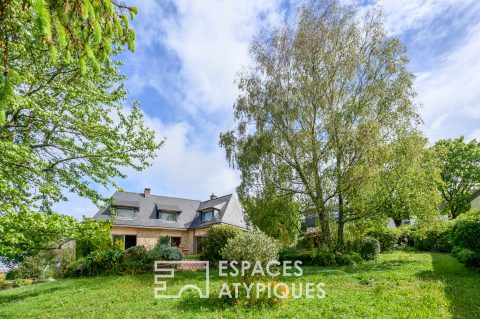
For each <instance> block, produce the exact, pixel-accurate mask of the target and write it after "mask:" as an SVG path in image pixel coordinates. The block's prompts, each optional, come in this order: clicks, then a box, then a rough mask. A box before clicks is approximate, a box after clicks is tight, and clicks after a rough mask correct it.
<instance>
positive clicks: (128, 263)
mask: <svg viewBox="0 0 480 319" xmlns="http://www.w3.org/2000/svg"><path fill="white" fill-rule="evenodd" d="M120 268H121V270H120V271H121V272H122V273H127V274H136V273H141V272H144V271H148V270H151V269H153V261H151V260H150V259H149V255H148V251H147V249H146V248H145V247H144V246H134V247H130V248H128V249H126V250H124V251H123V252H122V256H121V267H120Z"/></svg>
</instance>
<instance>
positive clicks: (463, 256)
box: [453, 248, 480, 268]
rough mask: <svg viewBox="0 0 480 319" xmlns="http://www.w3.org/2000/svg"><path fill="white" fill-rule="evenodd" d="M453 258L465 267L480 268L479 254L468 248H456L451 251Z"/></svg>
mask: <svg viewBox="0 0 480 319" xmlns="http://www.w3.org/2000/svg"><path fill="white" fill-rule="evenodd" d="M453 254H454V255H455V257H457V259H458V261H460V262H461V263H462V264H465V266H467V267H476V268H480V253H479V252H475V251H473V250H471V249H468V248H456V249H455V250H454V251H453Z"/></svg>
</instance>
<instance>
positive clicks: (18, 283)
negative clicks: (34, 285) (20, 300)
mask: <svg viewBox="0 0 480 319" xmlns="http://www.w3.org/2000/svg"><path fill="white" fill-rule="evenodd" d="M12 286H13V287H23V286H25V282H24V281H23V279H20V278H18V279H14V280H13V285H12Z"/></svg>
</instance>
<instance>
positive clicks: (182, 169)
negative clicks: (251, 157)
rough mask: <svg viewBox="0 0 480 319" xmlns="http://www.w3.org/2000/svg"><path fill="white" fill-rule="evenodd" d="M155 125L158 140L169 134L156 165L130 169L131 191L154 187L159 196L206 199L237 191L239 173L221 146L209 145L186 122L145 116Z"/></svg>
mask: <svg viewBox="0 0 480 319" xmlns="http://www.w3.org/2000/svg"><path fill="white" fill-rule="evenodd" d="M145 122H146V125H147V126H149V127H151V128H155V129H156V131H157V139H158V140H160V139H162V138H163V137H166V141H165V144H164V146H163V147H162V148H161V149H160V151H159V152H158V157H157V158H156V159H155V160H154V162H153V165H152V166H151V167H149V168H147V169H146V170H144V171H142V172H135V171H132V170H130V171H127V172H126V173H127V175H128V178H127V179H126V180H125V183H124V184H126V185H128V186H129V187H130V189H127V190H129V191H138V192H141V191H143V188H144V187H150V188H151V189H152V193H154V194H159V195H169V196H180V197H190V198H194V199H206V198H208V195H209V194H210V193H212V192H214V193H216V194H219V195H222V194H227V193H230V192H233V191H234V190H235V187H236V186H237V185H238V184H239V174H238V173H237V172H235V171H234V170H232V169H230V168H229V167H228V165H227V163H226V161H225V155H224V152H223V150H221V149H220V148H218V147H216V148H212V147H208V148H207V147H205V145H204V143H203V142H202V141H201V140H200V139H201V138H200V139H199V138H198V137H195V135H194V131H193V128H192V127H191V126H190V125H189V124H188V123H186V122H177V123H174V124H168V125H167V124H164V123H162V122H161V120H160V119H159V118H157V117H155V118H151V117H146V118H145Z"/></svg>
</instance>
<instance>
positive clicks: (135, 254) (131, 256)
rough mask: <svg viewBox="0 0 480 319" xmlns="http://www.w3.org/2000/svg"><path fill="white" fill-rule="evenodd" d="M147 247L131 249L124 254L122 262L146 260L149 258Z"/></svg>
mask: <svg viewBox="0 0 480 319" xmlns="http://www.w3.org/2000/svg"><path fill="white" fill-rule="evenodd" d="M147 253H148V251H147V249H146V248H145V246H134V247H130V248H128V249H126V250H124V251H123V252H122V260H142V261H143V260H145V259H146V258H147Z"/></svg>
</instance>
